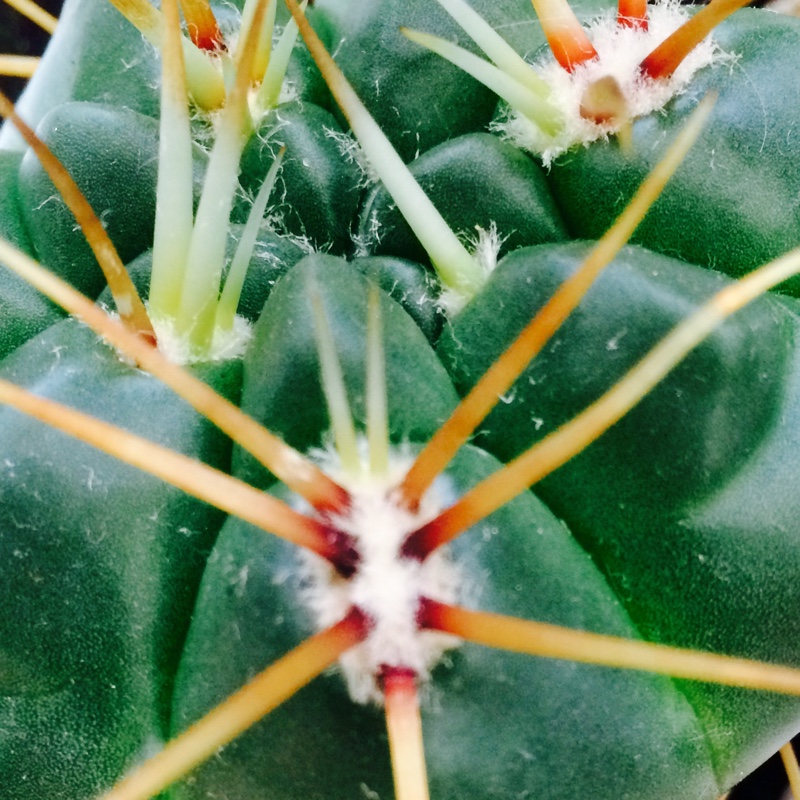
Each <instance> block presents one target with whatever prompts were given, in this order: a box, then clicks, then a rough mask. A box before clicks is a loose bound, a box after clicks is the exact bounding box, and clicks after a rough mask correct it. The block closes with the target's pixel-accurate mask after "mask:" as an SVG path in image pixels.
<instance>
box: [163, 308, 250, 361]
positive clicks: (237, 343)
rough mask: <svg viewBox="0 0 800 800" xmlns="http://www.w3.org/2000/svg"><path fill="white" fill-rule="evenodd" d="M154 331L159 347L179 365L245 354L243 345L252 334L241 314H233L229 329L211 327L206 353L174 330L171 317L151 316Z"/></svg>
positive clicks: (231, 358)
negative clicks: (200, 351) (209, 341)
mask: <svg viewBox="0 0 800 800" xmlns="http://www.w3.org/2000/svg"><path fill="white" fill-rule="evenodd" d="M152 323H153V329H154V330H155V332H156V340H157V341H158V349H159V350H160V351H161V352H162V353H163V354H164V355H165V356H166V357H167V358H168V359H169V360H170V361H171V362H172V363H173V364H178V365H179V366H186V365H187V364H197V363H199V362H202V361H232V360H233V359H236V358H241V357H242V356H243V355H244V351H245V348H246V347H247V344H248V342H249V341H250V339H251V338H252V336H253V326H252V325H251V324H250V323H249V322H248V321H247V320H246V319H244V317H240V316H236V317H234V321H233V328H232V329H231V330H229V331H221V330H215V331H214V339H213V341H212V343H211V349H210V351H209V352H208V353H201V354H198V353H197V352H195V351H194V349H193V348H192V346H191V345H190V343H189V340H188V339H187V337H186V336H185V335H181V334H179V333H178V332H177V331H176V330H175V323H174V322H173V320H172V319H167V320H164V319H159V318H157V317H156V318H154V319H153V320H152Z"/></svg>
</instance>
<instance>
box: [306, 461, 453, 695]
mask: <svg viewBox="0 0 800 800" xmlns="http://www.w3.org/2000/svg"><path fill="white" fill-rule="evenodd" d="M410 463H411V460H410V458H408V457H403V456H397V455H396V454H393V456H392V464H391V468H390V471H389V473H390V474H389V476H387V477H381V478H377V477H372V476H363V477H357V478H354V477H353V476H352V475H350V474H347V473H334V472H333V470H331V469H329V468H328V467H329V464H330V459H328V463H327V464H323V467H325V468H326V471H329V472H331V474H334V477H335V478H336V480H337V481H339V482H340V483H341V484H342V485H343V486H345V488H347V489H348V491H349V492H350V493H351V497H352V507H351V510H350V512H349V513H348V514H346V515H344V516H342V517H339V518H337V519H335V520H333V521H334V523H335V524H336V526H337V528H339V529H340V530H342V531H344V532H346V533H349V534H350V535H351V536H352V537H353V538H354V539H355V542H356V549H357V550H358V552H359V554H360V556H361V561H360V563H359V566H358V570H357V571H356V573H355V575H353V576H352V577H351V578H349V579H345V578H342V577H341V575H339V574H338V573H337V572H336V571H335V570H334V569H333V568H332V567H331V566H330V564H328V562H327V561H324V560H323V559H321V558H319V557H317V556H315V555H313V554H312V553H305V552H304V553H303V554H302V555H301V558H302V560H303V567H304V569H305V570H306V571H307V574H306V575H305V576H304V577H305V578H306V580H305V581H304V584H305V585H306V586H307V588H306V590H305V591H304V594H303V596H302V597H301V600H302V601H303V602H305V604H306V605H307V607H308V608H309V609H310V610H311V612H312V614H313V615H314V618H315V621H316V624H317V626H318V627H319V628H320V629H323V628H326V627H328V626H330V625H333V624H334V623H336V622H338V621H339V620H340V619H342V617H343V616H344V615H345V614H346V613H347V612H348V610H349V609H350V608H351V606H354V605H355V606H358V608H360V609H361V610H362V611H363V612H365V613H366V614H367V615H368V616H369V617H370V619H371V621H372V629H371V631H370V633H369V635H368V637H367V638H366V640H365V641H363V642H362V643H361V644H359V645H357V646H356V647H354V648H351V649H350V650H349V651H348V652H347V653H345V654H344V655H343V656H342V657H341V658H340V660H339V666H340V668H341V670H342V673H343V675H344V677H345V680H346V682H347V688H348V691H349V693H350V696H351V698H352V699H353V701H354V702H357V703H369V702H375V703H379V704H382V703H383V692H382V690H381V687H380V684H379V680H378V678H379V676H380V673H381V670H382V668H383V667H384V666H391V667H407V668H409V669H412V670H413V671H414V672H415V673H416V675H417V678H418V680H419V681H420V682H425V681H427V680H428V679H429V678H430V672H431V670H432V669H433V667H434V666H435V665H436V664H437V662H438V661H439V660H440V658H441V657H442V655H443V654H444V652H445V651H446V650H449V649H451V648H453V647H455V646H456V645H457V644H458V642H459V640H458V639H457V638H456V637H454V636H450V635H447V634H444V633H439V632H438V631H425V630H422V631H421V630H419V628H418V627H417V619H416V617H417V611H418V605H419V599H420V598H421V597H427V598H430V599H432V600H438V601H440V602H442V603H453V602H455V601H456V600H457V599H458V587H459V586H460V584H461V581H460V572H459V569H458V567H457V566H456V565H455V564H454V563H453V562H452V561H451V560H450V559H449V558H448V556H447V554H446V553H445V552H443V551H442V550H437V551H435V552H434V553H433V554H431V555H430V556H429V557H428V558H427V559H425V561H424V562H422V563H420V562H419V561H417V560H414V559H405V558H401V557H400V556H399V550H400V547H401V546H402V544H403V542H404V541H405V538H406V536H407V535H408V534H409V533H411V532H412V531H414V530H416V529H417V528H418V527H419V526H420V525H422V524H424V523H425V522H426V521H428V520H430V519H433V517H434V516H436V514H437V513H438V512H439V511H440V510H441V508H442V507H443V505H444V500H445V499H444V498H443V497H442V494H445V492H443V491H442V487H441V482H440V483H438V484H437V485H435V486H434V487H433V489H432V490H431V491H429V492H428V493H427V495H426V497H425V499H424V500H423V502H422V504H421V507H420V510H419V511H418V512H417V513H411V512H409V511H406V510H404V509H402V508H399V507H398V506H397V505H396V504H395V503H394V502H393V501H392V499H391V498H390V497H388V493H389V490H390V487H393V486H396V485H397V483H398V481H399V479H400V478H402V476H403V475H404V474H405V472H406V471H407V469H408V467H409V466H410ZM446 494H448V495H450V494H451V493H450V492H446ZM448 499H449V500H450V501H452V499H454V498H452V497H449V498H448Z"/></svg>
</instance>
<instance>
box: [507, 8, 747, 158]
mask: <svg viewBox="0 0 800 800" xmlns="http://www.w3.org/2000/svg"><path fill="white" fill-rule="evenodd" d="M689 16H690V15H689V14H688V13H687V12H686V11H685V10H684V9H683V8H682V7H681V6H680V5H679V4H678V3H677V2H673V1H672V0H668V2H663V3H659V4H658V5H648V29H647V30H646V31H643V30H640V29H639V28H629V27H626V26H622V25H618V24H617V21H616V16H615V15H614V14H609V15H606V16H603V17H600V18H599V19H597V20H595V21H594V22H593V23H592V24H591V25H589V26H588V28H587V33H588V35H589V39H590V40H591V42H592V44H593V45H594V48H595V50H596V51H597V56H598V57H597V58H595V59H593V60H591V61H589V62H586V63H584V64H581V65H579V66H578V67H576V68H575V70H574V71H573V72H572V73H569V72H567V71H566V70H565V69H564V68H563V67H561V66H560V65H559V64H558V63H556V62H555V61H554V60H553V59H552V58H549V59H548V60H547V61H545V62H542V63H540V64H537V65H535V69H536V71H537V72H538V73H539V74H540V75H541V76H542V78H544V80H545V81H546V82H547V84H548V85H549V86H550V87H551V96H550V102H551V103H552V104H553V105H554V106H556V107H557V108H558V110H559V111H560V112H561V114H562V116H563V118H564V119H565V125H564V127H563V129H562V130H561V131H560V132H559V133H558V134H556V135H555V136H549V135H547V134H545V133H543V132H542V131H541V130H540V129H539V128H538V127H537V126H536V125H535V124H533V123H532V122H530V121H529V120H528V119H527V118H526V117H524V116H522V115H521V114H518V113H517V112H516V111H513V110H511V109H509V111H508V116H507V118H506V119H505V120H502V121H500V122H496V123H494V124H493V126H492V127H493V129H494V130H496V131H497V132H499V133H501V134H502V135H503V136H505V137H507V138H508V139H509V140H511V141H512V142H513V143H514V144H516V145H517V146H518V147H520V148H522V149H524V150H529V151H531V152H533V153H537V154H538V155H539V156H540V158H541V159H542V162H543V163H544V165H545V166H549V165H550V163H551V162H552V161H553V159H554V158H556V156H558V155H560V154H561V153H563V152H564V151H566V150H568V149H569V148H570V147H573V146H574V145H576V144H583V145H588V144H590V143H591V142H594V141H596V140H598V139H602V138H607V137H608V136H609V135H610V134H613V133H615V132H616V129H615V127H614V124H613V123H610V124H608V123H605V124H598V123H596V122H593V121H591V120H587V119H584V118H583V117H582V116H581V113H580V108H581V100H582V98H583V96H584V92H585V91H586V89H587V87H589V86H590V85H592V84H593V83H595V82H596V81H598V80H600V79H601V78H605V77H609V76H610V77H612V78H614V79H615V80H616V82H617V84H618V85H619V87H620V89H621V90H622V94H623V96H624V98H625V101H626V105H627V108H628V112H629V116H630V117H631V118H636V117H640V116H644V115H645V114H650V113H652V112H653V111H658V110H659V109H661V108H663V107H664V106H665V105H666V104H667V103H668V102H669V101H670V100H671V99H672V98H673V97H675V96H676V95H679V94H681V93H682V92H683V91H684V89H685V88H686V86H687V85H688V83H689V81H690V80H691V79H692V76H693V75H694V74H695V73H696V72H697V71H698V70H699V69H702V68H703V67H707V66H709V65H710V64H712V63H717V62H726V63H732V62H733V60H734V57H732V56H730V55H729V54H727V53H725V52H724V51H723V50H721V49H720V48H719V47H718V46H717V44H716V43H715V42H714V41H713V39H712V38H711V37H706V38H705V39H704V40H703V41H702V42H701V43H700V44H699V45H697V47H695V48H694V49H693V50H692V52H691V53H689V55H688V56H687V57H686V58H685V59H684V60H683V61H682V62H681V64H680V66H679V67H678V68H677V69H676V70H675V72H674V74H673V75H672V76H671V77H670V78H664V79H660V80H653V79H651V78H647V77H643V76H642V75H641V73H640V72H639V64H640V63H641V62H642V60H643V59H644V58H645V57H646V56H648V55H649V54H650V53H651V52H652V51H653V50H654V49H655V48H656V47H657V46H658V45H659V44H661V42H663V41H664V40H665V39H666V38H667V37H668V36H669V35H670V34H671V33H673V32H674V31H675V30H677V29H678V28H679V27H680V26H681V25H682V24H683V23H684V22H686V20H687V19H688V18H689Z"/></svg>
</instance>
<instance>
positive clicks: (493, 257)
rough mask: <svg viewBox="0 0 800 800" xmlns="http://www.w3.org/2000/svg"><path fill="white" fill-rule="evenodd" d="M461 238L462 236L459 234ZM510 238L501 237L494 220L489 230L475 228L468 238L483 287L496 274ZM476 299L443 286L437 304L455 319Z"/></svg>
mask: <svg viewBox="0 0 800 800" xmlns="http://www.w3.org/2000/svg"><path fill="white" fill-rule="evenodd" d="M459 237H460V238H463V237H461V234H459ZM507 238H508V236H501V235H500V232H499V231H498V230H497V223H496V222H494V220H492V222H491V223H490V224H489V227H488V228H482V227H481V226H480V225H476V226H475V234H474V235H473V236H470V237H467V249H468V250H469V251H470V252H471V253H472V256H473V258H474V259H475V262H476V263H477V265H478V267H479V268H480V270H481V274H482V276H483V280H482V282H481V285H483V284H484V283H485V282H486V281H487V280H489V275H491V274H492V272H494V269H495V267H496V266H497V257H498V256H499V254H500V248H501V247H502V246H503V242H505V240H506V239H507ZM473 297H474V293H473V294H465V293H464V292H462V291H459V290H458V289H455V288H453V287H452V286H446V285H444V284H442V293H441V294H440V295H439V299H438V301H437V304H438V306H439V308H440V309H441V310H442V312H443V313H444V315H445V316H446V317H448V319H449V318H450V317H454V316H455V315H456V314H458V312H459V311H461V309H462V308H464V306H466V305H467V303H469V301H470V300H472V298H473Z"/></svg>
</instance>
